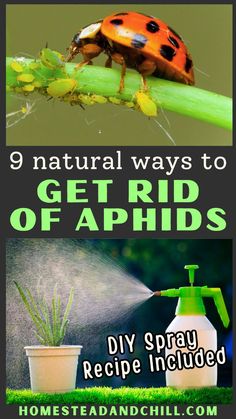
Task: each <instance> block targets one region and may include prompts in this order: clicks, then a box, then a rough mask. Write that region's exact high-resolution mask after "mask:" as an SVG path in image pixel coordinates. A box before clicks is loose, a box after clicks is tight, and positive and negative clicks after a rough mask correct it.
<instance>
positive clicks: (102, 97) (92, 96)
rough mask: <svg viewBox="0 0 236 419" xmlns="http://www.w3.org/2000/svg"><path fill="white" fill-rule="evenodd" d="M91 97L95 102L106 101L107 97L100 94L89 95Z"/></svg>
mask: <svg viewBox="0 0 236 419" xmlns="http://www.w3.org/2000/svg"><path fill="white" fill-rule="evenodd" d="M91 98H92V100H93V101H94V102H96V103H101V104H103V103H107V98H106V97H104V96H101V95H91Z"/></svg>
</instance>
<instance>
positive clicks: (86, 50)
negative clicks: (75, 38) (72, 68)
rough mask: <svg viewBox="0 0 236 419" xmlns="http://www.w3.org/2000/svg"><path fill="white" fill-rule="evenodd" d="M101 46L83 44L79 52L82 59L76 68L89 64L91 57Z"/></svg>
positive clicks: (99, 51)
mask: <svg viewBox="0 0 236 419" xmlns="http://www.w3.org/2000/svg"><path fill="white" fill-rule="evenodd" d="M102 51H103V48H101V47H100V46H99V45H97V44H85V45H83V46H82V47H81V48H80V50H79V52H80V53H81V54H82V55H83V61H81V62H80V63H79V64H78V65H77V66H76V69H79V68H81V67H83V66H84V65H91V64H93V63H92V59H93V58H96V57H97V56H98V55H99V54H101V52H102Z"/></svg>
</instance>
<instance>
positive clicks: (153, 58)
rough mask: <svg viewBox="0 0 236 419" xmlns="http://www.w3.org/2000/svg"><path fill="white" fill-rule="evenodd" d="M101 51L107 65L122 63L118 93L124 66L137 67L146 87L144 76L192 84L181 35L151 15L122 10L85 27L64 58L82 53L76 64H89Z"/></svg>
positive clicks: (191, 70)
mask: <svg viewBox="0 0 236 419" xmlns="http://www.w3.org/2000/svg"><path fill="white" fill-rule="evenodd" d="M101 52H104V53H105V54H106V55H107V57H108V58H107V60H106V63H105V66H106V67H111V66H112V62H113V61H114V62H115V63H117V64H120V65H121V66H122V70H121V79H120V88H119V92H121V91H122V89H123V88H124V77H125V72H126V68H127V67H128V68H132V69H135V70H137V71H138V72H139V73H140V74H141V76H142V81H143V87H144V90H146V89H147V86H146V81H145V76H149V75H153V76H154V77H160V78H164V79H167V80H172V81H176V82H179V83H184V84H189V85H193V84H194V72H193V62H192V58H191V55H190V54H189V52H188V50H187V47H186V45H185V44H184V42H183V40H182V38H181V37H180V36H179V35H178V34H177V33H176V32H175V31H174V30H173V29H171V28H170V26H168V25H167V24H166V23H164V22H163V21H162V20H160V19H157V18H155V17H153V16H148V15H145V14H142V13H136V12H123V13H116V14H114V15H111V16H108V17H105V18H104V19H102V20H99V21H97V22H95V23H92V24H91V25H88V26H85V27H84V28H83V29H81V30H80V31H79V32H78V33H76V34H75V36H74V38H73V39H72V42H71V45H70V47H69V54H68V57H67V59H66V61H72V60H73V58H74V57H75V56H76V55H77V54H78V53H81V54H82V56H83V61H82V62H81V63H80V64H79V65H78V66H83V65H86V64H92V59H93V58H95V57H97V56H98V55H99V54H100V53H101Z"/></svg>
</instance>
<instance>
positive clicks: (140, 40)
mask: <svg viewBox="0 0 236 419" xmlns="http://www.w3.org/2000/svg"><path fill="white" fill-rule="evenodd" d="M146 43H147V38H146V36H144V35H140V33H136V34H135V35H134V37H133V39H132V41H131V46H132V47H133V48H137V49H141V48H143V47H144V46H145V45H146Z"/></svg>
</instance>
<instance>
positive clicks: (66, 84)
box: [47, 79, 77, 97]
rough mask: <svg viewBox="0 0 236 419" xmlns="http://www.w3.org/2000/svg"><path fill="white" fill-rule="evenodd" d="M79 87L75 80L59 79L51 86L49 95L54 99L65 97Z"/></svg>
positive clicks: (48, 89) (48, 91) (48, 90)
mask: <svg viewBox="0 0 236 419" xmlns="http://www.w3.org/2000/svg"><path fill="white" fill-rule="evenodd" d="M76 86H77V81H76V80H74V79H58V80H55V81H53V82H52V83H50V84H49V86H48V88H47V93H48V94H49V95H50V96H52V97H63V96H65V95H67V94H68V93H73V91H74V90H75V88H76Z"/></svg>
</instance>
